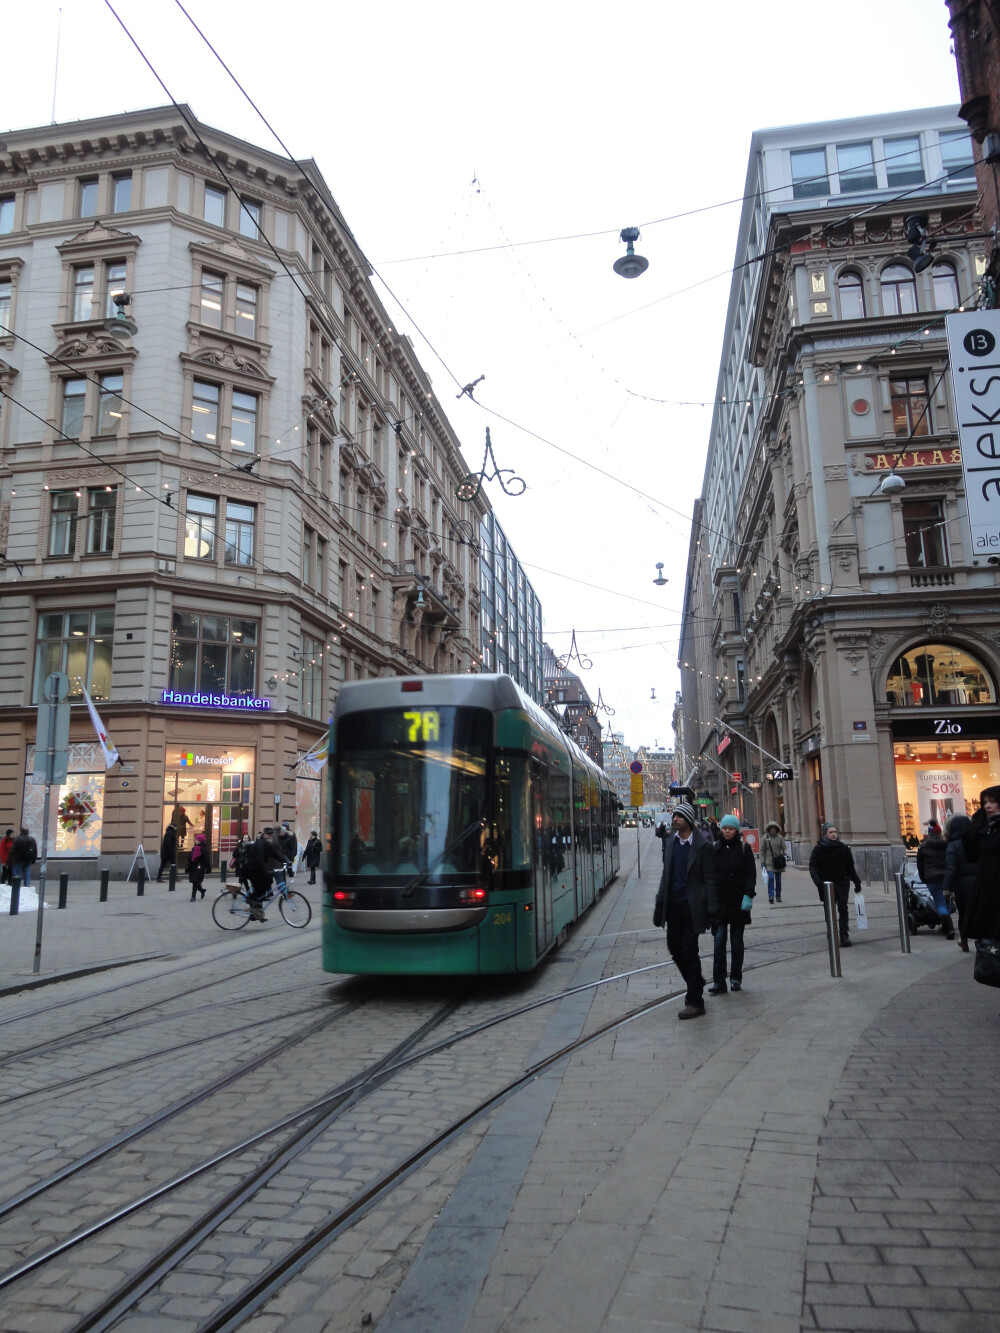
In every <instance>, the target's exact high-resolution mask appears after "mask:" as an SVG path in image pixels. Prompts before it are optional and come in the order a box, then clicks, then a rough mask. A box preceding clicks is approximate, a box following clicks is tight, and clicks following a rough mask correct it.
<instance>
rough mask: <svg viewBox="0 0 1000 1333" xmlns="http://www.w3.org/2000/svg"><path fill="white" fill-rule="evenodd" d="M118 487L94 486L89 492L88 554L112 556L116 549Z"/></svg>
mask: <svg viewBox="0 0 1000 1333" xmlns="http://www.w3.org/2000/svg"><path fill="white" fill-rule="evenodd" d="M117 511H118V488H117V486H92V487H91V488H90V489H89V490H88V491H87V554H88V555H110V554H111V552H112V551H113V550H114V549H115V515H116V513H117Z"/></svg>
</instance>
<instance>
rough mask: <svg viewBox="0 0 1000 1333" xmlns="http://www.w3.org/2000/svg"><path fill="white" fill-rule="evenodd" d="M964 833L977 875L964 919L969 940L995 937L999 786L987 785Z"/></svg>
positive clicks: (999, 901) (999, 905)
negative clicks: (977, 808)
mask: <svg viewBox="0 0 1000 1333" xmlns="http://www.w3.org/2000/svg"><path fill="white" fill-rule="evenodd" d="M979 801H980V808H979V810H977V811H976V814H975V815H974V816H973V818H972V829H971V830H970V831H969V832H968V833H967V834H966V836H965V850H966V852H967V853H968V854H969V857H970V860H973V861H975V863H976V878H975V882H974V883H973V886H972V896H971V899H970V901H969V909H968V912H967V913H966V917H965V920H964V921H961V922H960V924H961V928H962V931H963V933H964V934H965V935H966V936H967V938H968V939H970V940H991V939H996V937H997V934H998V933H1000V931H998V920H1000V787H987V788H986V789H985V791H983V792H981V793H980V796H979Z"/></svg>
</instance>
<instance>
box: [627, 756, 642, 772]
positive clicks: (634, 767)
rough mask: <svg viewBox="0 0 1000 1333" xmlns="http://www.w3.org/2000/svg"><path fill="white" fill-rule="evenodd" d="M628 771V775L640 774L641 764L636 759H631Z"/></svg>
mask: <svg viewBox="0 0 1000 1333" xmlns="http://www.w3.org/2000/svg"><path fill="white" fill-rule="evenodd" d="M628 770H629V772H630V773H641V772H642V764H640V762H639V760H638V759H633V760H632V762H631V763H630V764H629V766H628Z"/></svg>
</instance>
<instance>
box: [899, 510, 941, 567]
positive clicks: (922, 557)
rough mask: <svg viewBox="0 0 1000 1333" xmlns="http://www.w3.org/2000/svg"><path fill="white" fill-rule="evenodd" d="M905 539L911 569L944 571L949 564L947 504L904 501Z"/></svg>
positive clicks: (907, 560)
mask: <svg viewBox="0 0 1000 1333" xmlns="http://www.w3.org/2000/svg"><path fill="white" fill-rule="evenodd" d="M901 507H902V511H903V536H904V539H905V542H906V563H907V564H908V565H909V567H910V568H911V569H927V568H930V569H940V568H941V567H942V566H944V565H947V563H948V542H947V537H946V535H945V527H944V525H945V516H944V503H943V501H941V500H904V501H903V503H902V506H901Z"/></svg>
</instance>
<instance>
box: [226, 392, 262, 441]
mask: <svg viewBox="0 0 1000 1333" xmlns="http://www.w3.org/2000/svg"><path fill="white" fill-rule="evenodd" d="M230 439H231V441H232V446H233V448H234V449H249V450H250V452H251V453H252V452H253V450H254V449H255V448H256V445H257V395H256V394H254V393H239V392H234V393H233V424H232V431H231V434H230Z"/></svg>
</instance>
